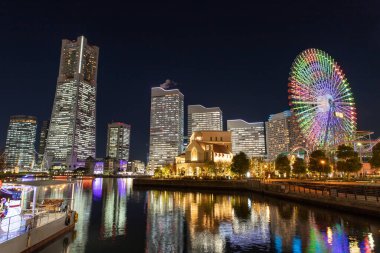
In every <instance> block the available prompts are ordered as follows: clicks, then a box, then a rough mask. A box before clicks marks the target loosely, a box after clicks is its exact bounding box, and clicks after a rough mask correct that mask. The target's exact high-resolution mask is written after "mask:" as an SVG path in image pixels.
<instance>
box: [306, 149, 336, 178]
mask: <svg viewBox="0 0 380 253" xmlns="http://www.w3.org/2000/svg"><path fill="white" fill-rule="evenodd" d="M309 170H310V171H313V172H317V173H319V177H321V174H322V173H326V174H327V173H330V172H331V168H330V164H329V160H328V158H327V156H326V154H325V152H324V151H323V150H319V149H318V150H314V151H313V152H312V153H311V154H310V161H309Z"/></svg>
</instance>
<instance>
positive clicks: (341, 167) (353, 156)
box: [336, 145, 362, 173]
mask: <svg viewBox="0 0 380 253" xmlns="http://www.w3.org/2000/svg"><path fill="white" fill-rule="evenodd" d="M337 157H338V159H339V160H338V162H337V166H336V169H337V170H338V171H341V172H344V173H350V172H358V171H359V170H360V169H361V168H362V164H361V163H360V159H359V155H358V153H357V152H355V151H354V149H353V148H352V147H350V146H346V145H340V146H339V147H338V151H337Z"/></svg>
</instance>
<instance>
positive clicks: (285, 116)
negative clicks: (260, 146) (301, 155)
mask: <svg viewBox="0 0 380 253" xmlns="http://www.w3.org/2000/svg"><path fill="white" fill-rule="evenodd" d="M265 125H266V142H267V152H268V159H271V160H273V159H275V158H276V157H277V156H278V155H279V154H281V153H288V152H291V151H292V150H293V149H294V148H296V147H305V146H306V144H305V139H304V138H303V136H302V134H301V129H300V127H299V125H298V123H297V121H296V120H295V118H294V116H293V115H292V113H291V111H284V112H281V113H277V114H272V115H270V116H269V120H268V122H266V123H265Z"/></svg>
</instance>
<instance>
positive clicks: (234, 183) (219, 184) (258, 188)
mask: <svg viewBox="0 0 380 253" xmlns="http://www.w3.org/2000/svg"><path fill="white" fill-rule="evenodd" d="M133 185H134V186H135V187H145V188H148V187H149V188H155V189H157V188H160V189H165V188H176V189H181V190H194V189H203V190H229V191H250V192H255V193H261V194H264V195H268V196H273V197H279V198H284V199H289V200H292V201H297V202H300V203H304V204H312V205H318V206H321V207H325V208H334V209H337V210H340V211H345V212H352V213H355V214H361V215H370V216H374V217H378V218H380V186H378V185H374V186H368V185H363V186H360V185H358V184H355V185H349V184H347V183H346V184H344V185H340V184H326V183H323V182H319V183H316V182H307V181H286V180H284V181H281V180H280V181H277V180H276V181H272V180H191V179H154V178H150V179H147V178H144V179H143V178H139V179H134V180H133Z"/></svg>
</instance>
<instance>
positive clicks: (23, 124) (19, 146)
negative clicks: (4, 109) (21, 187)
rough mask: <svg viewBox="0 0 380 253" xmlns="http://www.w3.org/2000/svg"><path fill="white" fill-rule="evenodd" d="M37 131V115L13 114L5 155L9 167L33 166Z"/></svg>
mask: <svg viewBox="0 0 380 253" xmlns="http://www.w3.org/2000/svg"><path fill="white" fill-rule="evenodd" d="M36 131H37V119H36V117H34V116H25V115H16V116H11V119H10V122H9V127H8V133H7V140H6V144H5V157H6V164H7V167H8V168H10V169H14V168H15V167H18V168H19V169H24V168H25V169H28V168H33V166H34V162H35V153H34V148H35V147H34V145H35V142H36Z"/></svg>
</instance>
